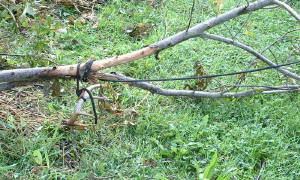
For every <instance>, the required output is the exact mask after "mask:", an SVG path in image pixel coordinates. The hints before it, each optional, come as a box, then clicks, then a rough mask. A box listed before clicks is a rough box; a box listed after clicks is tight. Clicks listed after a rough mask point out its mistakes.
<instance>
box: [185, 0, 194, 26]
mask: <svg viewBox="0 0 300 180" xmlns="http://www.w3.org/2000/svg"><path fill="white" fill-rule="evenodd" d="M194 6H195V0H193V5H192V8H191V14H190V20H189V24H188V26H187V28H186V32H188V30H189V29H190V26H191V23H192V19H193V12H194Z"/></svg>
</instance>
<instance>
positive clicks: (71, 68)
mask: <svg viewBox="0 0 300 180" xmlns="http://www.w3.org/2000/svg"><path fill="white" fill-rule="evenodd" d="M272 4H274V2H273V0H258V1H256V2H253V3H251V4H249V5H246V6H241V7H237V8H234V9H232V10H230V11H228V12H226V13H224V14H221V15H219V16H217V17H214V18H212V19H210V20H208V21H206V22H203V23H200V24H198V25H196V26H194V27H192V28H190V29H189V30H188V31H185V30H184V31H182V32H179V33H177V34H175V35H174V36H171V37H169V38H166V39H164V40H161V41H159V42H157V43H154V44H151V45H150V46H148V47H145V48H142V49H140V50H137V51H134V52H131V53H128V54H124V55H121V56H116V57H112V58H108V59H104V60H98V61H95V62H94V63H93V65H92V71H94V72H96V71H99V70H103V69H106V68H110V67H113V66H117V65H120V64H125V63H129V62H132V61H134V60H137V59H141V58H143V57H146V56H151V55H153V54H155V53H157V52H159V51H161V50H164V49H167V48H170V47H172V46H174V45H176V44H179V43H181V42H183V41H186V40H188V39H190V38H194V37H198V36H200V35H201V34H202V33H203V32H204V31H206V30H208V29H210V28H212V27H214V26H217V25H219V24H221V23H224V22H226V21H228V20H230V19H233V18H235V17H238V16H240V15H242V14H245V13H249V12H252V11H256V10H259V9H261V8H263V7H266V6H268V5H272ZM76 66H77V65H76V64H75V65H67V66H56V67H43V68H29V69H15V70H4V71H1V72H0V83H1V82H13V81H29V80H35V79H43V78H64V77H69V76H72V77H75V75H76ZM82 67H83V65H81V68H82Z"/></svg>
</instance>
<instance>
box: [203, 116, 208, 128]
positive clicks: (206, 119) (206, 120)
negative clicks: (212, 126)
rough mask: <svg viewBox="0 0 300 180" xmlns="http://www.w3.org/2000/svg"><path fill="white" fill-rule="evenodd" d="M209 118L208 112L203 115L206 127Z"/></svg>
mask: <svg viewBox="0 0 300 180" xmlns="http://www.w3.org/2000/svg"><path fill="white" fill-rule="evenodd" d="M208 118H209V115H208V114H206V115H205V116H204V117H203V121H202V125H203V126H204V127H206V126H207V123H208Z"/></svg>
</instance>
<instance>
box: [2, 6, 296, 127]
mask: <svg viewBox="0 0 300 180" xmlns="http://www.w3.org/2000/svg"><path fill="white" fill-rule="evenodd" d="M239 4H240V3H239ZM274 5H275V6H274ZM276 7H281V8H284V9H285V10H286V11H288V12H289V13H290V15H291V16H293V17H294V18H295V20H296V21H297V22H298V23H299V24H300V16H299V14H297V12H296V11H295V10H293V9H292V8H291V7H290V6H289V5H288V4H286V3H285V2H282V1H279V0H258V1H255V2H253V3H248V1H246V5H244V6H238V7H236V8H234V9H232V10H230V11H228V12H226V13H224V14H221V15H219V16H216V17H213V18H211V19H209V20H207V21H205V22H202V23H200V24H198V25H196V26H194V27H189V26H188V28H187V29H186V30H184V31H182V32H179V33H177V34H175V35H173V36H171V37H168V38H166V39H163V40H161V41H158V42H156V43H153V44H151V45H149V46H147V47H144V48H142V49H140V50H136V51H134V52H130V53H128V54H124V55H120V56H116V57H112V58H107V59H103V60H97V61H94V62H93V63H92V64H91V67H90V70H91V72H90V74H89V79H99V78H100V79H106V80H124V81H126V80H132V82H125V83H129V84H131V85H133V86H135V87H138V88H142V89H144V90H147V91H150V92H152V93H156V94H160V95H165V96H187V97H195V98H198V97H209V98H234V97H245V96H250V95H255V94H272V93H287V92H294V91H299V90H300V85H298V84H297V82H299V80H300V75H298V74H296V73H294V72H292V71H291V70H288V69H286V68H284V67H276V68H274V69H276V70H277V71H278V72H279V73H282V74H283V75H284V76H285V77H288V78H291V79H293V80H294V82H295V84H286V85H282V86H252V88H254V89H252V90H246V91H237V90H238V88H240V87H242V85H240V80H241V79H242V78H243V76H244V74H241V76H240V78H239V81H238V82H236V84H234V85H232V86H230V87H226V88H229V89H226V90H222V91H220V90H219V91H216V90H215V91H204V89H203V90H200V91H198V90H168V89H162V88H160V87H158V86H154V85H152V84H149V83H146V82H134V81H133V80H134V79H132V78H130V77H126V76H123V75H120V74H105V73H99V71H101V70H104V69H107V68H110V67H114V66H118V65H121V64H126V63H129V62H132V61H135V60H138V59H141V58H143V57H147V56H151V55H156V57H158V54H159V52H161V51H163V50H165V49H168V48H170V47H172V46H175V45H177V44H179V43H181V42H183V41H186V40H188V39H191V38H203V39H211V40H215V41H220V42H223V43H226V44H230V45H233V46H236V47H238V48H240V49H242V50H244V51H246V52H248V53H250V54H252V55H253V56H254V57H255V58H256V59H259V60H261V61H262V62H263V63H265V64H267V65H269V66H276V65H277V64H276V63H274V62H273V61H272V60H270V59H269V58H267V57H266V56H264V55H263V52H265V51H267V50H269V49H270V47H271V46H272V45H274V44H275V43H276V42H277V41H280V40H281V39H282V38H283V37H285V36H286V35H287V34H289V33H292V32H295V31H300V29H293V30H291V31H289V32H286V34H284V35H283V36H282V37H280V38H279V39H277V40H276V41H275V42H273V43H272V44H270V46H268V47H266V48H265V49H264V50H263V51H262V52H258V51H256V50H254V48H252V47H250V46H247V45H245V44H243V43H241V42H239V41H237V40H236V39H235V38H234V37H233V38H232V39H230V38H226V37H223V36H219V35H214V34H208V33H205V32H206V31H207V30H209V29H211V28H213V27H215V26H218V25H220V24H222V23H224V22H226V21H229V20H231V19H234V18H236V17H238V16H241V15H243V14H247V13H250V12H253V11H257V10H260V9H265V8H276ZM191 13H192V11H191ZM89 62H90V61H89ZM254 64H255V63H253V64H251V65H250V66H249V67H247V69H250V68H251V67H252V66H253V65H254ZM78 70H79V72H78V73H79V76H80V77H81V78H82V77H83V75H84V71H86V64H81V65H80V66H79V69H77V64H73V65H66V66H55V67H39V68H27V69H12V70H3V71H0V91H1V90H6V89H11V88H13V87H18V86H22V85H28V84H31V83H34V82H35V81H40V80H49V79H53V78H75V77H76V75H77V71H78ZM221 86H222V87H223V88H224V87H225V86H226V85H221ZM101 87H102V86H101V85H100V84H94V85H92V86H90V87H88V88H87V89H88V90H93V89H95V88H101ZM244 87H245V86H244ZM248 87H251V86H248ZM232 90H235V92H229V91H232ZM80 97H82V98H80V100H79V101H78V104H77V106H76V110H75V113H74V115H73V116H72V118H71V120H70V121H68V122H66V123H67V124H68V125H71V126H72V125H76V121H77V117H78V116H79V115H88V116H89V114H87V113H84V112H81V107H82V105H83V102H84V99H87V98H88V97H89V94H88V93H87V91H83V92H82V93H81V95H80ZM94 98H95V99H101V100H105V99H106V97H94Z"/></svg>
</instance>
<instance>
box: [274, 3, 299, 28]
mask: <svg viewBox="0 0 300 180" xmlns="http://www.w3.org/2000/svg"><path fill="white" fill-rule="evenodd" d="M273 2H274V3H275V4H277V5H279V6H281V7H283V8H284V9H286V10H287V11H288V12H289V13H290V14H291V15H292V16H294V18H296V20H297V21H298V23H299V24H300V15H299V14H298V13H297V12H296V11H295V10H294V9H293V8H291V6H289V5H288V4H286V3H285V2H282V1H279V0H273Z"/></svg>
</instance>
